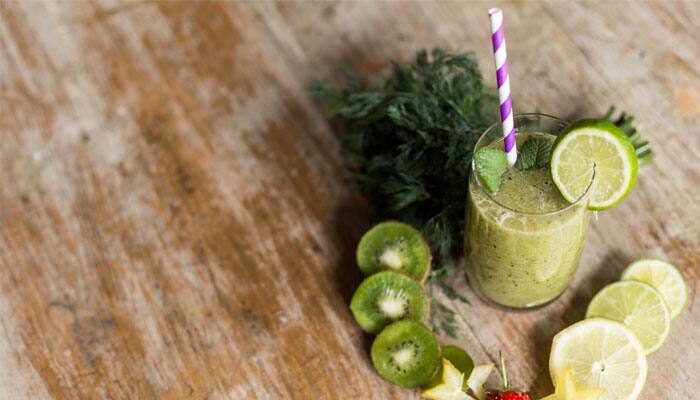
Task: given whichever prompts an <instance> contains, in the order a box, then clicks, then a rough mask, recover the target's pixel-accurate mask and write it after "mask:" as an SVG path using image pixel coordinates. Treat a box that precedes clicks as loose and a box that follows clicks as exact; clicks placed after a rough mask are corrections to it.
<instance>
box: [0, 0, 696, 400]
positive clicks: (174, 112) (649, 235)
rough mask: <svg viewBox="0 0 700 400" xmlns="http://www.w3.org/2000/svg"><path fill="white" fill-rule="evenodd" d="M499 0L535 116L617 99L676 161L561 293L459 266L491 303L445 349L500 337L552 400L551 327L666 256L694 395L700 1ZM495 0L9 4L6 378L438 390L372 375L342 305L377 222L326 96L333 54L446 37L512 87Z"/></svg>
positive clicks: (486, 350)
mask: <svg viewBox="0 0 700 400" xmlns="http://www.w3.org/2000/svg"><path fill="white" fill-rule="evenodd" d="M495 3H496V4H498V5H499V6H502V7H503V8H504V10H505V12H506V16H507V35H508V41H509V42H508V43H509V57H510V60H511V74H512V81H513V91H514V101H515V104H516V107H518V111H535V110H537V111H543V112H547V113H551V114H554V115H559V116H564V117H567V118H577V117H580V116H583V115H586V116H590V115H591V114H593V115H595V114H599V113H601V112H603V111H604V110H605V109H606V108H607V106H608V105H609V104H618V105H620V106H622V107H624V108H625V109H626V110H628V111H631V112H632V113H634V114H635V115H636V116H637V117H638V118H639V120H640V121H641V122H642V124H643V127H644V135H645V137H648V138H649V139H650V140H652V142H653V144H654V148H655V150H656V152H657V158H656V159H655V161H654V163H653V164H652V165H651V166H650V167H648V168H646V169H645V170H644V173H643V175H642V176H641V178H640V182H639V185H638V187H637V188H636V190H635V192H634V193H633V194H632V196H631V197H630V198H629V199H628V200H626V201H625V203H624V204H623V205H621V206H620V207H617V208H615V209H614V210H611V211H608V212H605V213H601V214H599V218H598V220H597V221H594V222H593V223H592V226H591V228H592V229H591V234H590V235H589V239H588V243H587V246H586V250H585V253H584V256H583V258H582V262H581V268H580V271H579V273H578V274H577V276H576V279H575V281H574V284H573V286H572V288H571V289H570V290H569V291H567V292H566V293H565V294H564V296H562V298H561V299H560V300H558V301H557V302H556V303H554V304H553V305H551V306H548V307H546V308H544V309H541V310H538V311H535V312H531V313H525V314H520V313H507V312H503V311H499V310H494V309H492V308H490V307H488V306H486V305H485V304H483V303H482V302H481V301H480V300H479V299H477V298H476V297H475V296H474V295H473V294H472V293H471V291H470V290H469V289H468V287H467V286H466V284H465V283H464V281H463V279H462V278H461V277H457V278H456V280H455V283H456V284H457V285H458V286H459V287H460V288H461V289H462V290H463V291H464V293H465V294H466V295H467V297H469V299H470V300H471V301H472V306H466V305H461V304H457V303H451V306H452V307H454V309H455V310H457V311H458V312H459V314H460V316H461V321H460V327H461V330H460V335H459V337H458V338H457V339H450V338H448V337H445V336H441V341H443V342H449V343H457V344H459V345H462V346H464V347H465V348H467V349H468V350H469V352H470V353H471V354H472V355H473V356H474V358H475V359H476V361H477V362H486V361H489V360H491V361H493V360H495V357H496V355H497V352H498V350H499V349H502V350H504V351H505V352H506V353H507V354H509V357H510V360H509V365H510V373H511V375H512V380H513V383H514V384H515V385H518V386H520V387H524V388H531V389H532V393H533V394H534V395H535V397H539V396H542V395H544V394H546V393H547V392H549V391H551V383H550V382H549V376H548V372H547V368H546V360H547V357H548V352H549V346H550V344H551V338H552V336H553V335H554V333H556V332H557V331H558V330H560V329H561V328H563V327H564V326H566V325H568V324H570V323H572V322H575V321H577V320H579V319H581V318H582V317H583V313H584V309H585V306H586V304H587V302H588V301H589V299H590V298H591V296H592V295H593V293H595V291H597V290H598V289H599V288H601V287H602V286H603V285H605V284H607V283H609V282H611V281H613V280H614V279H616V278H617V276H618V275H619V273H620V271H621V270H622V268H624V266H625V265H626V263H627V262H629V261H630V260H632V259H633V258H636V257H638V256H639V255H642V254H648V255H658V256H664V257H667V258H669V259H670V260H671V261H673V262H674V263H676V264H677V265H678V266H679V267H680V268H681V269H682V270H683V272H684V274H685V276H686V278H688V279H689V281H690V282H691V284H692V285H693V297H692V301H691V304H690V306H689V309H688V310H687V311H686V312H685V313H684V314H683V315H682V316H681V317H680V318H679V319H678V320H676V321H674V327H673V330H672V334H671V338H670V339H669V341H668V342H667V344H666V345H665V346H664V348H663V349H662V350H661V351H660V352H658V353H657V354H654V355H653V356H652V357H651V358H650V363H651V364H650V365H651V369H650V375H649V379H648V382H647V385H646V388H645V391H644V393H643V394H642V398H655V399H677V398H691V397H692V394H693V393H694V389H693V388H695V387H698V386H700V380H699V379H700V378H698V377H697V375H696V374H693V371H694V370H697V369H698V368H700V359H698V358H697V357H696V356H695V355H696V354H700V343H699V342H698V341H697V340H696V338H695V337H694V336H693V327H694V326H696V325H697V324H698V323H700V314H699V313H700V311H699V310H698V306H697V298H696V297H695V296H694V293H695V291H696V290H697V285H698V283H700V271H699V270H698V255H699V253H700V241H699V240H700V222H698V221H699V220H700V219H699V218H697V216H698V215H700V205H699V202H698V201H697V200H700V192H699V191H698V188H697V182H699V181H700V162H698V161H699V160H698V158H697V155H696V154H695V152H694V151H692V149H693V148H698V147H699V145H700V135H698V130H697V126H698V122H700V121H699V120H700V105H699V104H700V88H699V87H698V82H700V80H699V79H698V78H699V75H700V72H699V71H698V68H697V65H699V61H700V49H699V48H698V47H697V46H694V43H695V41H694V36H697V27H696V26H695V25H694V24H693V23H692V22H693V21H695V20H697V16H699V15H700V7H698V5H697V3H694V2H644V3H640V4H635V5H634V6H632V3H612V2H605V3H583V2H575V3H569V2H567V3H562V2H546V3H531V2H528V3H525V2H506V3H502V2H495ZM489 6H491V4H486V3H470V4H468V5H466V4H464V3H455V2H434V3H430V2H420V3H388V2H387V3H382V2H378V3H365V2H337V3H336V2H333V3H315V4H309V3H271V2H254V3H253V2H251V3H243V2H240V3H239V2H225V3H223V2H222V3H216V2H207V3H201V4H195V3H181V2H155V3H150V2H149V3H140V2H101V3H82V2H65V3H43V2H3V3H2V4H1V14H0V71H2V73H1V74H0V84H1V88H2V96H1V97H2V98H1V100H0V101H1V103H0V133H1V135H2V136H1V139H2V141H1V148H0V150H1V152H0V154H1V158H0V168H1V172H0V174H1V175H0V176H1V177H2V180H1V182H2V185H1V187H2V190H1V197H0V200H1V203H0V223H1V224H2V228H1V232H0V238H1V239H0V260H1V262H0V315H2V319H0V326H1V328H2V330H1V331H0V332H2V334H0V360H1V361H0V393H2V394H5V395H6V397H7V398H13V399H14V398H32V399H41V398H66V399H67V398H166V399H167V398H173V399H174V398H202V399H203V398H215V399H216V398H221V399H224V398H231V399H245V398H256V399H266V398H270V399H277V398H299V399H306V398H318V399H326V398H328V399H331V398H368V399H386V398H402V399H403V398H418V395H417V392H412V391H409V390H405V389H400V388H397V387H394V386H392V385H390V384H388V383H387V382H385V381H383V380H381V379H380V378H379V377H378V376H377V375H376V374H375V372H374V370H373V368H372V366H371V362H370V361H369V357H368V355H367V352H368V349H369V345H370V343H371V338H369V337H367V336H365V335H363V334H362V333H361V331H360V330H359V328H358V327H357V326H356V325H355V323H354V321H353V319H352V316H351V314H350V312H349V310H348V308H347V303H348V301H349V298H350V296H351V295H352V292H353V291H354V288H355V287H356V286H357V284H358V283H359V281H360V280H361V277H360V274H359V272H358V271H357V269H356V267H355V265H354V259H353V254H354V247H355V245H356V242H357V239H358V237H359V236H360V235H361V234H362V232H363V231H364V230H365V229H366V228H367V227H368V226H369V225H370V224H371V223H372V222H373V221H374V220H375V216H374V214H373V212H372V209H371V207H370V205H369V204H367V203H366V201H365V200H363V199H362V198H361V196H360V195H359V194H358V192H357V189H356V187H355V185H354V183H353V182H352V180H351V178H350V176H349V174H348V172H347V171H346V169H345V168H344V166H343V161H342V157H341V155H340V149H339V145H338V143H337V140H336V133H337V128H338V127H337V126H336V125H335V124H333V123H330V122H329V121H326V119H325V117H324V109H323V107H322V106H321V105H319V104H314V103H313V102H311V101H310V99H309V98H308V97H307V94H306V88H307V87H308V84H309V83H310V82H311V81H312V80H313V79H317V78H329V79H333V80H336V81H338V80H339V79H340V76H339V74H338V71H337V68H336V65H335V62H336V61H337V60H339V59H344V60H347V61H348V63H349V64H350V65H351V66H352V67H353V68H355V69H357V70H358V71H359V72H360V73H361V74H363V75H365V76H374V75H377V74H383V73H386V72H387V71H388V64H387V60H388V59H391V58H396V59H402V60H407V59H410V58H411V57H412V54H413V53H414V51H415V50H416V49H418V48H421V47H432V46H443V47H447V48H451V49H453V50H466V49H473V50H475V51H476V54H477V58H478V59H479V61H480V64H481V66H482V70H483V71H484V78H485V81H486V82H488V83H490V84H493V83H494V81H495V79H494V77H493V73H492V66H491V65H492V61H491V49H490V45H489V41H488V36H489V33H488V20H487V18H486V17H485V15H486V10H487V9H488V7H489ZM669 44H673V45H669ZM681 135H684V136H681ZM443 300H444V301H446V302H448V303H449V301H447V300H446V299H443ZM491 383H492V385H494V386H495V385H496V384H497V380H496V379H495V377H494V378H493V380H492V382H491ZM0 398H2V396H0Z"/></svg>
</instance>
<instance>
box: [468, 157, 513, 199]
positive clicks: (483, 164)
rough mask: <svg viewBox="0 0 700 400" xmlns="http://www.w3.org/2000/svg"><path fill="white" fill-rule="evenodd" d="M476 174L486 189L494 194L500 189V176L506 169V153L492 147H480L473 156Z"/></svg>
mask: <svg viewBox="0 0 700 400" xmlns="http://www.w3.org/2000/svg"><path fill="white" fill-rule="evenodd" d="M474 164H475V165H476V174H477V175H478V176H479V179H480V180H481V182H482V183H483V184H484V185H485V186H486V189H488V190H489V192H491V193H496V192H497V191H498V188H499V187H501V176H502V175H503V173H504V172H506V169H508V161H507V160H506V152H505V151H503V150H501V149H496V148H494V147H482V148H480V149H479V150H477V152H476V154H474Z"/></svg>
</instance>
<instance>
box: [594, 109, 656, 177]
mask: <svg viewBox="0 0 700 400" xmlns="http://www.w3.org/2000/svg"><path fill="white" fill-rule="evenodd" d="M613 114H615V107H613V106H610V108H609V109H608V112H607V113H606V114H605V115H604V116H603V118H602V119H605V120H608V121H610V122H612V123H613V124H615V125H616V126H617V127H618V128H620V130H622V131H623V132H624V133H625V135H627V138H628V139H629V141H630V143H632V146H634V150H635V152H636V153H637V163H638V164H639V166H640V167H643V166H645V165H647V164H649V163H650V162H651V160H652V159H653V158H654V152H653V151H652V150H651V144H649V142H647V141H645V140H643V139H642V135H641V134H640V133H639V130H638V127H637V126H636V125H635V123H634V117H633V116H631V115H627V114H626V113H625V112H624V111H623V112H622V113H621V114H620V116H619V117H618V118H613Z"/></svg>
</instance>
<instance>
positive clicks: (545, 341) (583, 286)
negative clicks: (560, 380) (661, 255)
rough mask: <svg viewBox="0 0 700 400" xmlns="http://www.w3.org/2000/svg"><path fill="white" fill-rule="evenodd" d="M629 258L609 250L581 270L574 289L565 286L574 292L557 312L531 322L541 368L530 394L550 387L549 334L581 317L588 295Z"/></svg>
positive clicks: (611, 279) (545, 392)
mask: <svg viewBox="0 0 700 400" xmlns="http://www.w3.org/2000/svg"><path fill="white" fill-rule="evenodd" d="M630 261H631V259H630V258H629V257H627V256H625V255H624V254H623V253H622V252H620V251H618V250H613V251H611V252H610V253H609V254H608V255H607V256H605V259H604V260H603V262H602V263H601V264H600V265H598V266H597V267H595V268H591V269H590V270H588V271H585V277H584V279H583V280H582V281H581V282H579V283H578V285H577V288H576V289H569V290H574V295H573V297H572V298H571V300H570V301H569V303H568V304H567V305H566V306H565V307H564V309H563V310H562V311H561V313H560V315H559V316H557V315H556V314H555V313H554V314H553V315H551V316H549V317H548V318H544V319H542V320H540V321H538V322H536V323H535V325H534V328H533V330H532V332H531V333H530V337H531V338H533V339H534V340H533V341H532V345H533V346H534V348H533V351H532V354H534V355H535V357H537V360H536V363H535V365H538V366H541V369H540V373H539V375H538V376H537V378H536V379H535V382H534V383H533V385H532V389H531V395H534V396H535V397H534V398H540V397H543V396H545V395H548V394H550V393H552V391H553V388H552V381H551V379H550V377H549V368H548V365H549V351H550V349H551V346H552V338H553V337H554V336H555V335H556V334H557V333H558V332H559V331H561V330H562V329H564V328H566V327H567V326H569V325H571V324H573V323H575V322H578V321H581V320H583V319H584V318H585V317H586V308H587V307H588V303H589V302H590V301H591V298H592V297H593V296H594V295H595V293H597V292H598V291H599V290H600V289H602V288H603V287H604V286H606V285H608V284H610V283H612V282H614V281H616V280H618V279H619V277H620V274H621V273H622V270H623V269H624V268H625V266H626V265H627V264H629V262H630ZM579 273H584V271H580V272H579Z"/></svg>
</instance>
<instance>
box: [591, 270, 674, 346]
mask: <svg viewBox="0 0 700 400" xmlns="http://www.w3.org/2000/svg"><path fill="white" fill-rule="evenodd" d="M595 317H600V318H606V319H610V320H613V321H617V322H621V323H622V324H624V325H625V326H626V327H628V328H629V329H630V330H632V332H634V333H635V335H637V337H638V338H639V341H640V342H642V346H644V350H645V352H646V354H650V353H653V352H655V351H656V350H658V349H659V348H660V347H661V345H662V344H664V341H665V340H666V338H667V337H668V333H669V331H670V330H671V314H670V313H669V311H668V306H667V305H666V302H665V301H664V298H663V297H662V296H661V293H659V291H658V290H656V289H654V288H653V287H651V286H649V285H647V284H646V283H642V282H637V281H622V282H615V283H612V284H610V285H608V286H606V287H604V288H603V289H602V290H601V291H600V292H598V294H596V295H595V297H593V300H591V302H590V304H588V310H586V318H595Z"/></svg>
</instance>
